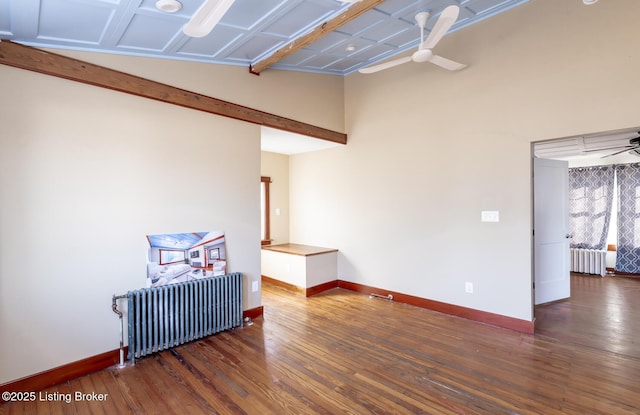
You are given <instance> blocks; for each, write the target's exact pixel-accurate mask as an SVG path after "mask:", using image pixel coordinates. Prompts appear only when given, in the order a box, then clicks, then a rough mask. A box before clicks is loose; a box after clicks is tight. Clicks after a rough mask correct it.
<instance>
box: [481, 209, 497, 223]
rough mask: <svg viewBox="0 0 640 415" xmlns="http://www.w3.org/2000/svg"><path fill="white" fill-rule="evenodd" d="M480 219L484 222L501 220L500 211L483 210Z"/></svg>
mask: <svg viewBox="0 0 640 415" xmlns="http://www.w3.org/2000/svg"><path fill="white" fill-rule="evenodd" d="M480 220H481V221H482V222H500V212H499V211H497V210H483V211H482V214H481V215H480Z"/></svg>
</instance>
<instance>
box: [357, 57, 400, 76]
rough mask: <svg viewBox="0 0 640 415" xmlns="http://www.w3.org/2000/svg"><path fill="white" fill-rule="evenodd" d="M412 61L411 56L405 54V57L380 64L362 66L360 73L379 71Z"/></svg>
mask: <svg viewBox="0 0 640 415" xmlns="http://www.w3.org/2000/svg"><path fill="white" fill-rule="evenodd" d="M407 62H411V56H405V57H403V58H398V59H394V60H392V61H389V62H384V63H381V64H379V65H373V66H369V67H367V68H362V69H360V70H358V72H360V73H374V72H378V71H382V70H384V69H389V68H393V67H394V66H398V65H402V64H403V63H407Z"/></svg>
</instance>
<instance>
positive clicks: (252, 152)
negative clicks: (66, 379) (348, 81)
mask: <svg viewBox="0 0 640 415" xmlns="http://www.w3.org/2000/svg"><path fill="white" fill-rule="evenodd" d="M59 53H60V52H59ZM66 54H69V55H72V56H76V57H78V58H80V59H83V60H87V61H91V62H94V63H98V64H100V63H105V62H108V65H105V66H110V67H113V68H115V69H118V70H121V71H124V72H129V73H135V74H138V75H142V76H145V74H148V75H149V76H147V77H148V78H153V79H155V80H158V81H161V82H165V83H173V84H175V85H178V86H182V87H185V85H186V86H190V87H192V88H190V89H193V90H196V91H199V92H204V93H207V94H209V95H214V94H213V93H210V92H212V91H213V92H215V91H217V90H220V93H221V94H222V93H223V92H224V93H226V92H228V91H230V90H231V89H233V88H234V86H235V88H236V90H237V92H238V95H237V99H234V102H238V103H240V104H242V105H246V106H255V107H258V108H265V109H267V110H269V105H270V103H273V105H272V109H273V111H270V112H274V113H279V114H281V115H283V116H287V117H289V118H297V117H299V119H300V120H303V121H305V122H310V123H313V124H316V125H320V126H322V127H326V128H335V129H342V126H343V124H344V122H343V114H342V110H341V108H342V105H343V98H342V96H343V95H342V80H341V79H338V80H337V81H336V79H335V77H323V76H319V75H313V74H296V75H295V76H292V78H291V79H292V82H293V85H295V87H296V89H295V91H288V90H287V87H288V85H289V83H288V82H285V81H288V78H287V77H285V76H283V75H281V74H277V75H276V74H274V75H270V76H264V77H263V76H261V77H255V76H252V75H249V74H248V73H247V72H246V68H219V67H216V66H215V65H197V64H193V63H189V64H184V63H180V62H168V61H157V60H153V59H140V58H133V57H122V56H114V55H97V54H88V53H87V54H85V53H76V52H74V53H71V52H67V53H66ZM159 62H162V65H160V64H159ZM167 69H171V70H167ZM241 74H242V75H241ZM247 79H250V81H247ZM172 81H175V82H172ZM303 81H304V82H303ZM214 84H215V86H216V87H212V86H211V85H214ZM318 85H321V86H322V87H321V88H318V90H317V91H316V88H317V87H318ZM200 87H201V88H200ZM0 90H2V94H0V125H1V126H2V128H1V129H0V148H1V149H2V150H0V333H1V335H0V350H2V353H1V354H0V368H2V369H1V370H0V384H1V383H5V382H9V381H12V380H16V379H18V378H21V377H24V376H28V375H32V374H35V373H38V372H41V371H44V370H47V369H51V368H54V367H56V366H60V365H63V364H66V363H69V362H73V361H77V360H80V359H83V358H86V357H90V356H94V355H97V354H100V353H103V352H106V351H110V350H114V349H117V347H118V341H119V335H118V330H119V324H118V318H117V316H116V315H115V314H114V313H113V312H112V311H111V296H112V295H113V294H122V293H125V292H126V291H128V290H133V289H137V288H141V287H144V286H145V277H146V269H145V263H146V259H145V254H146V248H147V244H146V240H145V238H144V237H145V235H148V234H159V233H176V232H189V231H201V230H211V229H215V230H222V231H224V232H225V239H226V248H227V255H228V262H227V267H228V268H227V269H228V270H229V271H232V272H233V271H240V272H243V273H244V274H245V283H246V285H245V291H244V301H245V302H244V306H245V309H248V308H254V307H257V306H260V305H261V300H260V292H256V293H252V292H251V291H250V287H251V282H252V281H259V280H260V204H259V195H260V191H259V176H260V127H259V126H257V125H252V124H248V123H243V122H240V121H236V120H231V119H228V118H222V117H218V116H214V115H211V114H207V113H203V112H198V111H193V110H189V109H185V108H181V107H177V106H172V105H168V104H164V103H160V102H155V101H151V100H146V99H143V98H139V97H135V96H132V95H126V94H123V93H119V92H115V91H108V90H104V89H100V88H96V87H92V86H89V85H83V84H79V83H74V82H71V81H67V80H62V79H58V78H53V77H48V76H44V75H40V74H36V73H33V72H28V71H23V70H18V69H14V68H10V67H6V66H0ZM223 90H224V91H223ZM274 91H277V95H275V94H274V95H272V94H273V93H274ZM316 92H317V93H318V94H319V95H320V97H321V100H320V101H315V100H314V101H313V102H310V103H309V105H308V106H305V105H300V103H301V102H304V101H303V100H302V97H304V96H309V95H311V94H315V93H316ZM214 96H215V95H214ZM273 96H278V98H279V99H278V100H274V99H273ZM217 97H219V96H217ZM294 97H295V99H294ZM280 98H282V100H280ZM292 102H294V104H292ZM254 104H255V105H254ZM335 107H338V108H340V110H337V111H336V110H334V109H333V108H335ZM314 114H319V115H318V117H314ZM212 177H214V178H215V186H213V185H212V180H211V178H212ZM25 253H28V254H25ZM25 258H27V259H25ZM33 258H35V260H33Z"/></svg>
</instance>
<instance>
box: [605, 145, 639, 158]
mask: <svg viewBox="0 0 640 415" xmlns="http://www.w3.org/2000/svg"><path fill="white" fill-rule="evenodd" d="M636 148H638V147H627V148H625V149H623V150H620V151H616V152H615V153H611V154H607V155H606V156H602V157H600V158H606V157H611V156H616V155H618V154H622V153H624V152H625V151H629V150H633V149H636Z"/></svg>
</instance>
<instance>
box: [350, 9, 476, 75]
mask: <svg viewBox="0 0 640 415" xmlns="http://www.w3.org/2000/svg"><path fill="white" fill-rule="evenodd" d="M459 13H460V8H459V7H458V6H455V5H451V6H449V7H447V8H446V9H444V10H443V11H442V13H441V14H440V17H439V18H438V21H437V22H436V24H435V25H434V26H433V29H432V30H431V32H429V36H428V37H427V39H426V40H425V38H424V27H425V26H426V24H427V20H428V19H429V13H427V12H421V13H418V14H416V22H418V26H419V27H420V46H418V50H417V51H415V52H414V53H413V55H411V56H405V57H402V58H398V59H394V60H391V61H389V62H384V63H381V64H379V65H373V66H369V67H367V68H362V69H360V70H359V72H360V73H365V74H368V73H374V72H378V71H382V70H384V69H389V68H393V67H394V66H398V65H402V64H403V63H407V62H411V61H413V62H418V63H421V62H431V63H433V64H435V65H438V66H440V67H441V68H444V69H447V70H450V71H459V70H460V69H463V68H466V66H467V65H464V64H462V63H458V62H454V61H452V60H450V59H447V58H443V57H442V56H438V55H434V53H433V52H432V51H431V49H433V48H434V47H435V46H436V44H437V43H438V42H439V41H440V39H442V37H443V36H444V35H445V34H446V33H447V31H448V30H449V29H450V28H451V26H453V24H454V23H455V22H456V19H458V14H459Z"/></svg>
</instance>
